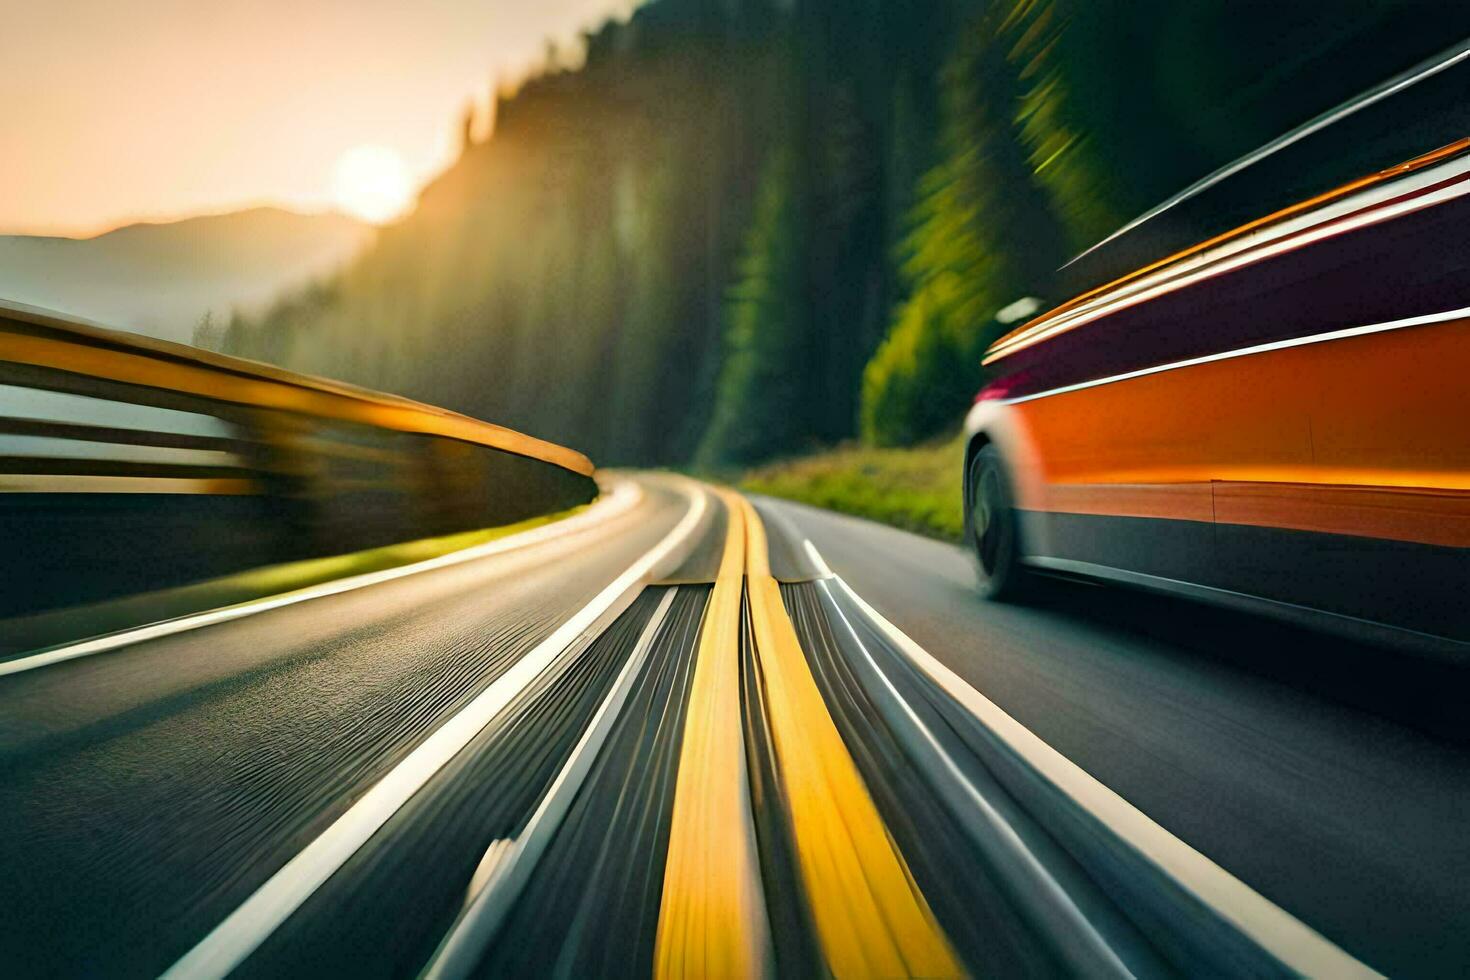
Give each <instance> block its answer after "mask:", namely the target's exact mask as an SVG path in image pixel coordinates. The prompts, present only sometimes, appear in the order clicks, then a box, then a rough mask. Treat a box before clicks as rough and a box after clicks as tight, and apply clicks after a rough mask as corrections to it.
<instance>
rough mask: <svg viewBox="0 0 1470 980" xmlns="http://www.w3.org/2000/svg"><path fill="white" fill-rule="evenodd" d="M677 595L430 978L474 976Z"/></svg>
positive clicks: (497, 846)
mask: <svg viewBox="0 0 1470 980" xmlns="http://www.w3.org/2000/svg"><path fill="white" fill-rule="evenodd" d="M678 591H679V590H678V589H677V588H670V589H669V590H668V591H667V592H665V593H664V597H663V599H662V601H660V602H659V604H658V607H657V608H656V609H655V610H654V611H653V615H652V616H651V617H650V618H649V620H648V624H647V625H646V626H644V628H643V633H642V635H641V636H640V637H639V638H638V642H637V644H636V645H635V646H634V647H633V652H632V654H631V655H630V656H629V657H628V660H627V662H626V663H625V664H624V665H623V669H622V671H621V672H620V673H619V674H618V678H617V680H616V681H615V682H614V683H613V687H612V689H611V690H610V691H608V694H607V697H606V698H604V699H603V702H602V704H601V705H600V706H599V707H598V709H597V713H596V714H595V715H594V716H593V718H592V721H591V722H590V723H589V724H588V725H587V730H586V731H585V732H583V733H582V738H581V739H580V740H579V741H578V742H577V746H576V748H574V749H572V754H571V755H570V756H569V757H568V758H567V761H566V765H564V766H563V767H562V770H561V772H560V773H558V774H557V777H556V779H555V781H553V782H552V784H551V787H550V788H549V789H548V790H547V792H546V796H545V797H544V798H543V799H542V801H541V805H540V806H538V807H537V808H536V812H535V813H534V814H532V815H531V819H530V820H529V821H527V823H526V827H525V829H524V830H523V831H521V835H520V836H519V837H517V838H515V839H514V840H505V839H501V840H497V841H495V842H494V843H493V844H491V845H490V848H489V850H487V851H486V852H485V857H484V859H483V860H482V861H481V862H480V869H479V870H477V872H476V878H477V879H482V880H480V881H472V883H471V886H470V896H469V901H468V902H467V904H466V907H465V909H464V911H463V912H462V913H461V914H460V916H459V918H458V920H457V921H456V922H455V923H454V925H453V927H452V928H451V929H450V930H449V933H448V934H447V935H446V936H445V937H444V941H443V942H441V943H440V944H439V949H438V950H437V951H436V952H435V953H434V956H433V958H432V959H431V960H430V961H429V965H428V966H427V967H426V968H425V969H424V973H423V976H424V977H425V978H429V980H448V978H458V977H467V976H469V975H470V974H471V973H472V972H473V971H474V969H475V967H476V965H477V964H478V963H479V961H480V957H481V956H483V955H484V953H485V950H486V949H487V948H488V947H489V945H490V943H491V941H493V940H494V938H495V934H496V933H497V932H498V931H499V930H500V926H501V924H502V923H503V922H504V921H505V916H506V914H507V913H508V912H509V911H510V908H511V906H512V905H513V904H514V903H515V900H516V898H517V897H519V895H520V893H521V890H522V889H524V888H525V886H526V882H527V881H529V880H530V877H531V873H532V872H533V871H534V870H535V868H536V865H537V863H538V862H539V861H540V860H541V856H542V855H543V854H545V853H546V849H547V847H549V846H550V845H551V841H552V839H553V838H554V837H555V836H556V832H557V830H558V829H559V828H560V827H561V824H562V821H563V820H564V819H565V818H566V815H567V811H568V810H570V809H571V806H572V801H573V800H574V799H575V798H576V796H577V793H578V791H579V790H580V789H581V788H582V784H583V782H584V781H585V780H586V778H587V774H588V773H589V772H590V771H591V770H592V763H593V762H594V760H595V759H596V758H597V754H598V752H600V751H601V750H602V746H603V744H604V743H606V741H607V738H608V735H609V734H610V733H611V732H612V728H613V725H614V723H616V721H617V719H618V715H619V714H620V713H621V712H622V710H623V704H624V702H626V701H627V699H628V695H629V693H630V692H631V691H632V689H633V684H634V682H635V681H636V679H637V677H638V674H639V673H640V671H642V669H643V665H644V663H645V662H646V661H647V660H648V653H649V650H650V649H651V648H652V646H653V641H654V638H655V637H656V636H657V635H658V632H659V630H660V629H661V628H662V627H663V624H664V618H665V617H666V616H667V615H668V612H669V607H670V606H671V605H673V602H674V595H675V593H677V592H678Z"/></svg>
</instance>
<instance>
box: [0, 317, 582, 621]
mask: <svg viewBox="0 0 1470 980" xmlns="http://www.w3.org/2000/svg"><path fill="white" fill-rule="evenodd" d="M592 474H593V466H592V463H591V461H590V460H588V459H587V457H586V456H584V455H582V454H581V453H578V452H576V451H575V450H571V449H568V448H566V447H564V446H558V445H555V444H553V443H549V442H546V441H544V440H540V439H536V438H533V437H531V436H528V435H525V434H523V433H520V432H516V431H514V430H512V429H507V428H504V427H502V426H498V425H493V424H490V423H488V422H481V421H479V420H476V419H472V418H469V417H467V416H464V415H460V414H457V413H455V412H450V411H448V410H445V409H442V408H436V407H434V406H431V405H425V404H422V403H419V402H415V401H411V400H409V399H406V398H400V397H398V396H394V395H387V394H382V393H379V392H374V391H369V390H366V389H363V388H358V387H355V386H352V385H346V384H341V383H338V382H333V381H328V380H325V379H321V378H315V377H310V376H307V375H303V374H297V373H295V372H291V371H286V370H283V369H281V368H277V367H273V366H270V365H266V364H261V363H257V362H253V361H246V360H243V359H240V358H233V357H227V356H224V355H220V354H214V353H211V352H208V351H202V350H197V349H194V348H191V347H187V346H184V345H181V344H173V343H168V342H165V341H160V340H153V339H150V338H146V337H140V336H137V335H133V334H128V333H124V332H121V331H116V330H110V329H108V328H105V327H102V326H99V325H97V324H93V323H88V322H86V321H82V320H78V319H74V318H71V317H66V316H63V315H61V314H57V313H52V312H48V311H43V310H38V309H34V308H31V307H27V306H21V305H17V304H8V303H4V302H0V540H5V541H6V542H7V545H6V547H5V548H4V549H3V551H0V617H3V616H7V615H14V614H16V613H20V612H33V611H37V610H40V609H47V608H56V607H58V606H63V605H70V604H73V603H77V602H85V601H90V600H93V599H97V598H105V597H109V596H114V595H120V594H125V593H128V592H134V591H141V590H144V589H152V588H161V587H167V586H170V585H176V584H181V583H183V582H187V581H193V580H197V579H199V578H203V577H208V576H211V575H215V574H226V573H228V572H232V571H238V570H241V569H243V568H250V567H256V566H259V565H265V564H271V563H275V562H278V561H289V560H295V559H299V558H305V557H316V556H320V555H326V554H334V553H342V552H346V551H354V550H359V549H362V548H370V547H375V546H378V545H382V544H388V543H393V542H397V541H404V540H410V539H414V538H419V537H427V536H432V535H438V534H448V533H453V532H456V531H462V530H468V529H471V528H478V527H487V526H493V525H498V524H506V523H512V522H515V521H518V520H524V519H526V518H528V517H534V516H538V515H540V514H545V513H550V512H554V511H557V510H562V509H565V508H567V507H571V506H575V505H576V504H580V503H585V502H587V501H589V500H591V499H592V498H593V497H595V496H596V484H595V483H594V481H593V479H592Z"/></svg>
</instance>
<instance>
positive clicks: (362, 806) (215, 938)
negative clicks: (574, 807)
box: [164, 481, 708, 978]
mask: <svg viewBox="0 0 1470 980" xmlns="http://www.w3.org/2000/svg"><path fill="white" fill-rule="evenodd" d="M682 489H683V493H684V494H685V495H686V497H687V498H688V500H689V510H688V511H687V512H686V513H685V515H684V517H683V518H682V519H681V520H680V521H679V523H678V524H677V525H676V526H675V527H674V528H673V530H671V531H670V532H669V533H668V534H667V535H665V537H664V538H663V540H662V541H660V542H659V543H658V544H657V545H655V546H654V547H653V549H652V550H650V551H649V552H648V553H646V554H645V555H644V556H643V557H642V558H640V559H638V561H636V562H634V563H633V565H632V566H631V567H629V568H628V570H627V571H625V572H623V574H622V575H620V576H618V578H616V579H615V580H614V581H613V582H612V583H611V584H610V585H608V586H607V588H605V589H603V590H602V591H601V592H600V593H598V594H597V596H596V597H595V598H593V600H592V601H591V602H589V603H588V604H587V605H586V606H584V607H583V608H582V609H580V610H579V611H578V612H577V613H576V614H575V615H573V616H572V617H571V618H570V619H568V620H567V621H566V622H565V623H563V624H562V625H561V626H560V627H558V628H557V629H556V630H555V631H554V632H553V633H552V634H551V635H550V636H548V637H547V638H546V639H544V640H542V641H541V642H540V643H539V644H537V645H536V647H535V648H534V649H532V650H531V651H530V652H529V653H527V654H526V655H525V656H524V657H522V658H521V659H520V660H519V661H517V662H516V664H515V665H514V666H512V667H511V668H510V669H509V670H507V671H506V672H505V673H504V674H502V675H501V676H500V677H499V678H497V679H496V680H495V681H494V682H493V683H491V684H490V686H489V687H487V688H486V689H485V690H484V691H482V692H480V694H479V695H478V696H477V697H476V698H475V699H474V700H473V701H471V702H470V703H469V704H467V705H466V706H465V707H464V708H462V709H461V710H460V711H459V712H458V713H457V714H456V715H454V716H453V717H452V718H450V719H449V720H447V721H446V722H444V723H443V724H442V725H441V726H440V727H439V728H438V729H437V730H436V731H435V732H434V733H433V734H432V735H430V736H429V737H428V738H426V739H425V740H424V741H423V742H422V743H420V744H419V746H418V747H417V748H416V749H414V750H413V751H412V752H411V753H409V754H408V756H407V757H405V758H404V759H403V760H402V761H401V762H399V763H398V765H396V766H394V767H393V769H392V770H391V771H389V772H388V774H387V775H385V776H384V777H383V778H382V779H381V780H379V781H378V782H377V783H376V784H375V785H374V786H373V787H372V789H370V790H368V791H367V793H365V794H364V795H363V796H362V797H361V798H360V799H359V800H358V801H357V802H356V803H354V804H353V805H352V807H351V808H350V809H348V811H347V812H346V813H344V814H342V816H340V817H338V818H337V820H336V821H335V822H334V823H332V825H331V826H329V827H327V829H326V830H324V831H322V833H321V834H320V836H318V837H317V838H316V839H315V840H313V841H312V842H311V843H310V844H308V845H307V846H306V847H305V849H303V850H302V851H301V852H300V853H299V854H297V855H296V856H295V857H293V858H292V859H291V860H290V861H288V862H286V864H285V866H284V867H282V868H281V869H280V870H278V871H277V872H276V873H275V874H274V875H272V876H271V877H270V879H269V880H267V881H266V882H265V884H263V885H261V886H260V888H259V889H257V890H256V891H255V893H254V894H252V895H251V896H250V897H249V898H248V899H246V900H245V902H244V903H243V904H241V905H240V907H239V908H237V909H235V911H234V912H232V913H231V914H230V915H229V916H228V917H227V918H226V919H225V920H224V921H223V922H221V923H220V924H219V925H218V926H216V927H215V928H214V930H213V931H211V932H210V933H209V935H207V936H205V937H204V938H203V939H202V940H201V941H200V942H199V944H198V945H197V946H195V947H194V948H193V949H191V950H190V951H189V952H188V953H186V954H185V955H184V956H183V958H182V959H180V960H179V961H178V962H177V963H175V964H174V965H173V966H172V967H170V968H169V969H168V971H167V972H165V973H164V976H165V977H172V978H184V977H187V978H200V977H205V978H213V977H224V976H225V975H227V974H228V973H229V972H230V971H231V970H233V969H235V968H236V967H237V966H239V965H240V964H241V963H242V962H244V960H245V958H246V957H247V956H249V955H250V954H251V953H252V952H254V951H255V949H256V948H257V947H259V946H260V944H261V943H262V942H264V941H265V940H266V938H267V937H268V936H270V934H271V933H272V932H274V931H275V930H276V929H277V928H278V927H279V926H280V925H281V923H283V922H285V921H286V919H287V918H288V917H289V916H290V915H291V913H293V912H295V911H296V910H297V909H298V908H300V907H301V905H302V903H303V902H305V901H306V900H307V899H308V898H310V897H311V895H312V893H313V892H315V891H316V890H317V888H318V887H320V886H321V884H322V883H323V882H325V881H326V880H327V879H328V878H329V877H331V876H332V874H333V873H334V872H336V871H337V869H339V868H341V867H342V865H344V864H346V863H347V861H348V860H349V859H350V858H351V857H352V855H353V854H355V853H356V852H357V850H358V849H359V848H360V847H362V846H363V844H365V843H366V842H367V841H368V839H369V838H371V837H372V836H373V834H374V833H376V832H377V831H378V829H379V828H381V827H382V826H383V824H385V823H387V822H388V820H389V818H391V817H392V816H393V814H395V813H397V812H398V810H399V809H400V808H401V807H402V806H403V805H404V804H405V803H407V802H408V800H409V798H410V797H412V796H413V795H414V793H416V792H418V791H419V789H421V788H422V787H423V785H424V784H425V783H427V782H428V781H429V779H430V778H431V777H432V776H433V775H434V774H435V773H437V772H438V771H439V770H440V769H441V768H443V767H444V765H445V764H446V763H448V762H449V760H450V759H452V758H453V757H454V756H455V755H456V754H457V753H458V752H459V751H460V750H461V749H463V748H464V747H465V746H466V745H468V744H469V742H470V740H471V739H473V738H474V737H475V736H476V735H477V734H479V732H480V730H481V729H483V728H484V727H485V726H486V725H488V724H489V723H490V722H491V721H493V720H494V719H495V717H496V716H497V715H499V714H500V712H501V711H502V710H503V709H504V708H505V706H506V705H507V704H509V703H510V702H511V700H512V699H513V698H515V697H516V696H517V695H519V694H520V693H521V692H522V691H524V690H525V689H526V688H527V687H528V686H529V685H530V684H531V682H532V681H534V680H535V679H536V677H538V676H539V675H540V674H541V673H542V671H544V670H545V669H546V668H547V667H549V666H550V665H551V664H552V663H553V662H554V661H555V660H556V658H557V657H558V656H560V655H561V653H562V652H563V651H564V650H566V649H567V647H569V646H571V645H572V644H573V643H575V642H577V641H578V640H580V639H583V638H588V637H592V636H596V635H597V633H599V632H600V631H601V630H602V629H603V628H604V627H605V626H606V625H607V624H608V623H610V622H611V621H612V620H613V619H615V618H616V617H617V616H618V615H619V614H621V613H622V612H623V610H625V609H627V607H628V606H629V605H631V604H632V602H633V600H634V599H636V598H637V596H638V593H639V592H640V591H641V590H642V588H643V587H644V585H646V584H647V583H648V582H650V581H652V580H654V579H655V578H657V577H659V576H661V575H664V574H667V573H668V572H669V571H671V570H672V569H673V568H675V567H677V565H678V563H679V562H680V561H682V560H683V559H684V558H685V557H686V556H687V554H688V552H689V551H690V549H691V548H692V547H693V545H694V540H693V534H694V532H695V530H696V529H697V528H698V527H699V525H700V522H701V520H702V519H703V517H704V512H705V509H706V507H707V506H708V503H707V495H706V493H705V491H704V490H703V489H702V488H701V487H699V486H698V485H697V484H695V483H694V482H693V481H686V485H685V486H684V487H683V488H682Z"/></svg>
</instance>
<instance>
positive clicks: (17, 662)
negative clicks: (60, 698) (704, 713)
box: [0, 479, 643, 677]
mask: <svg viewBox="0 0 1470 980" xmlns="http://www.w3.org/2000/svg"><path fill="white" fill-rule="evenodd" d="M642 499H643V491H642V489H640V488H639V486H638V485H637V484H636V483H634V482H633V481H631V480H625V479H620V480H618V481H616V482H615V483H613V485H612V492H611V493H610V494H608V495H607V496H605V497H603V498H602V499H601V500H598V501H597V502H596V503H594V504H593V505H592V506H591V507H589V508H587V509H586V510H585V511H583V512H582V513H580V514H576V515H574V516H572V517H568V518H566V519H565V520H560V521H556V522H555V523H553V524H545V525H542V526H541V527H537V528H532V529H531V530H529V531H524V532H522V533H520V534H513V535H511V536H509V537H505V538H499V539H497V540H495V541H487V542H485V543H484V544H482V545H476V546H475V547H473V548H466V549H464V550H463V551H456V552H452V553H450V554H447V555H440V556H439V557H437V558H428V559H425V560H424V561H420V562H414V563H413V564H411V565H400V566H398V567H397V568H386V569H383V570H382V571H377V572H365V573H363V574H362V575H352V576H349V577H347V578H340V579H336V580H334V581H331V582H323V583H321V584H320V585H313V586H308V587H307V588H304V589H297V590H295V591H294V592H286V593H284V594H282V595H278V596H272V597H270V598H268V599H254V600H251V601H249V602H242V603H239V604H237V605H233V606H225V607H223V608H221V609H210V610H208V611H206V612H201V613H193V614H191V615H188V616H180V617H179V618H177V619H169V620H165V621H163V622H161V623H150V624H149V625H147V626H139V627H136V628H135V629H129V630H123V631H121V632H118V633H109V634H108V635H106V636H99V637H95V638H93V639H90V640H82V641H81V642H78V643H69V644H66V645H65V646H59V647H53V648H51V649H50V650H42V651H41V652H39V653H33V654H31V655H30V656H26V657H17V658H16V659H14V660H7V661H4V662H0V677H4V676H6V675H7V674H19V673H22V672H24V671H27V670H35V669H36V668H38V667H49V666H51V665H52V664H58V663H63V662H65V661H67V660H76V659H77V658H78V657H90V656H92V655H93V654H98V653H110V652H112V651H113V650H117V649H119V648H121V647H125V646H132V645H133V644H135V643H142V642H144V641H146V640H156V639H159V638H161V637H165V636H173V635H175V634H177V633H185V632H188V631H189V630H197V629H200V628H201V627H204V626H214V625H216V624H218V623H228V622H232V621H234V620H237V619H244V618H245V617H246V616H254V615H256V614H257V613H263V612H267V611H269V610H271V609H280V608H281V607H282V606H293V605H295V604H296V603H298V602H307V601H309V600H311V599H320V598H323V597H324V596H331V595H339V594H341V593H343V592H350V591H352V590H353V589H362V588H366V587H368V586H370V585H378V584H379V583H382V582H392V581H394V580H395V579H400V578H406V577H408V576H409V575H417V574H419V573H420V572H428V571H432V570H434V569H436V568H447V567H449V566H451V565H460V564H463V563H465V562H468V561H478V560H480V559H481V558H489V557H490V556H492V555H500V554H504V553H506V552H508V551H515V550H519V549H521V548H527V547H530V546H532V545H538V544H543V543H545V542H547V541H550V540H552V539H554V538H559V537H562V536H563V535H567V534H572V533H575V532H577V531H585V530H587V529H588V528H590V527H593V526H596V525H598V524H601V523H603V522H604V521H610V520H612V519H613V518H615V517H618V516H620V515H622V514H625V513H627V512H628V511H630V510H632V509H633V508H634V507H636V506H637V505H638V502H639V501H640V500H642Z"/></svg>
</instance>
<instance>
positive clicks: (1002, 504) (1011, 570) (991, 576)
mask: <svg viewBox="0 0 1470 980" xmlns="http://www.w3.org/2000/svg"><path fill="white" fill-rule="evenodd" d="M965 544H966V548H967V550H968V551H969V553H970V558H971V561H972V563H973V564H974V566H975V578H976V582H977V584H978V585H979V589H980V594H981V595H983V596H984V597H985V598H987V599H994V600H996V601H998V602H1007V601H1012V600H1015V599H1020V598H1023V597H1024V596H1025V595H1027V594H1028V593H1029V592H1030V591H1031V589H1032V588H1033V583H1034V578H1035V576H1034V575H1032V574H1031V572H1030V571H1029V570H1028V569H1027V568H1026V566H1025V565H1024V564H1022V561H1021V557H1022V555H1023V554H1024V553H1025V552H1024V551H1023V550H1022V547H1021V522H1020V516H1019V515H1018V514H1017V512H1016V506H1015V496H1014V494H1013V493H1012V491H1011V481H1010V475H1009V473H1008V472H1007V471H1006V467H1005V464H1004V463H1003V462H1002V461H1001V457H1000V452H999V451H997V450H996V448H995V447H994V446H993V445H990V444H986V445H984V446H981V447H980V451H979V452H977V453H976V454H975V455H974V457H973V458H972V459H971V460H970V471H969V474H968V476H967V479H966V480H965Z"/></svg>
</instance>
